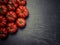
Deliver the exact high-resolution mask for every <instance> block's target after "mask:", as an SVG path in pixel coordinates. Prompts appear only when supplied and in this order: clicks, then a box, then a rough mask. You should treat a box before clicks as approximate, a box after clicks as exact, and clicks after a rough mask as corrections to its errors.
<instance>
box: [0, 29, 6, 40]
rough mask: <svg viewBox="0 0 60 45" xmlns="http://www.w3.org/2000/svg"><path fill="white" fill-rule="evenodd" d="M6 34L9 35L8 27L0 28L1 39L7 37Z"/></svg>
mask: <svg viewBox="0 0 60 45" xmlns="http://www.w3.org/2000/svg"><path fill="white" fill-rule="evenodd" d="M6 36H7V30H6V28H0V39H2V38H6Z"/></svg>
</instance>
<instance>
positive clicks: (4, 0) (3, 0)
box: [0, 0, 8, 4]
mask: <svg viewBox="0 0 60 45" xmlns="http://www.w3.org/2000/svg"><path fill="white" fill-rule="evenodd" d="M7 2H8V0H0V3H1V4H7Z"/></svg>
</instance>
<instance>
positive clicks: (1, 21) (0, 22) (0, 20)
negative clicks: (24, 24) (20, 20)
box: [0, 16, 7, 27]
mask: <svg viewBox="0 0 60 45" xmlns="http://www.w3.org/2000/svg"><path fill="white" fill-rule="evenodd" d="M6 23H7V20H6V18H5V17H3V16H0V27H4V26H5V25H6Z"/></svg>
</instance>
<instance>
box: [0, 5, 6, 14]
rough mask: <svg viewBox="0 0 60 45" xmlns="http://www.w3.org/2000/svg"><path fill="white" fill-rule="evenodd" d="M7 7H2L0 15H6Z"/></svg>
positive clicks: (0, 6)
mask: <svg viewBox="0 0 60 45" xmlns="http://www.w3.org/2000/svg"><path fill="white" fill-rule="evenodd" d="M6 12H7V7H6V6H5V5H0V14H6Z"/></svg>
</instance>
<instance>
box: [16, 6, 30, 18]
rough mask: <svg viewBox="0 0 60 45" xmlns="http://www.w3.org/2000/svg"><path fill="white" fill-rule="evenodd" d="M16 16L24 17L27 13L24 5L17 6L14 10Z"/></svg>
mask: <svg viewBox="0 0 60 45" xmlns="http://www.w3.org/2000/svg"><path fill="white" fill-rule="evenodd" d="M16 14H17V15H18V17H21V18H26V17H27V16H28V14H29V12H28V9H27V8H26V7H25V6H19V7H18V8H17V10H16Z"/></svg>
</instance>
